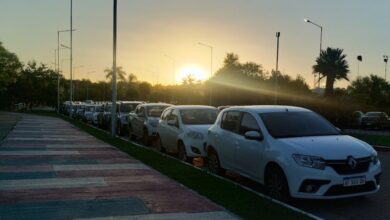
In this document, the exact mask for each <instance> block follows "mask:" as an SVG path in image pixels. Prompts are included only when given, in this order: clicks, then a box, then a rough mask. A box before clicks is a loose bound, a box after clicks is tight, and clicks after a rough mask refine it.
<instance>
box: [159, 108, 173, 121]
mask: <svg viewBox="0 0 390 220" xmlns="http://www.w3.org/2000/svg"><path fill="white" fill-rule="evenodd" d="M171 111H172V109H168V110H165V111H164V112H163V114H162V115H161V120H164V121H167V120H168V115H169V114H170V113H171Z"/></svg>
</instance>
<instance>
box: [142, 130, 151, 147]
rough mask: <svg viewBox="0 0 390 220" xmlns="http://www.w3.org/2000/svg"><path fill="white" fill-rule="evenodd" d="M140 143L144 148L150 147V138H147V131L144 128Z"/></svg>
mask: <svg viewBox="0 0 390 220" xmlns="http://www.w3.org/2000/svg"><path fill="white" fill-rule="evenodd" d="M142 142H143V144H144V145H145V146H149V145H150V137H149V133H148V129H146V128H144V132H143V135H142Z"/></svg>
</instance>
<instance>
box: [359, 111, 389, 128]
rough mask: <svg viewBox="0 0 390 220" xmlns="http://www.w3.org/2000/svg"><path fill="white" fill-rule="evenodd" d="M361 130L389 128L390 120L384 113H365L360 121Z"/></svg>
mask: <svg viewBox="0 0 390 220" xmlns="http://www.w3.org/2000/svg"><path fill="white" fill-rule="evenodd" d="M361 127H362V128H378V129H384V128H390V118H389V116H388V115H387V114H386V113H385V112H367V113H366V114H364V115H363V117H362V119H361Z"/></svg>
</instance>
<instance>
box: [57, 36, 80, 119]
mask: <svg viewBox="0 0 390 220" xmlns="http://www.w3.org/2000/svg"><path fill="white" fill-rule="evenodd" d="M68 31H76V29H73V30H59V31H57V65H56V69H57V74H58V75H57V113H58V112H59V109H60V73H59V69H60V63H59V62H60V49H61V48H60V33H63V32H68Z"/></svg>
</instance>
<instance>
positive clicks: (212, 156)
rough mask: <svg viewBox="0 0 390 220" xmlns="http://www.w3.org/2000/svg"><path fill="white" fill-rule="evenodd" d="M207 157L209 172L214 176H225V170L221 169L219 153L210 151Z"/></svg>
mask: <svg viewBox="0 0 390 220" xmlns="http://www.w3.org/2000/svg"><path fill="white" fill-rule="evenodd" d="M207 156H208V158H207V166H208V168H209V171H210V172H212V173H214V174H218V175H224V174H225V169H223V168H221V164H220V163H219V158H218V155H217V153H216V152H215V151H214V150H210V152H209V153H208V155H207Z"/></svg>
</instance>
